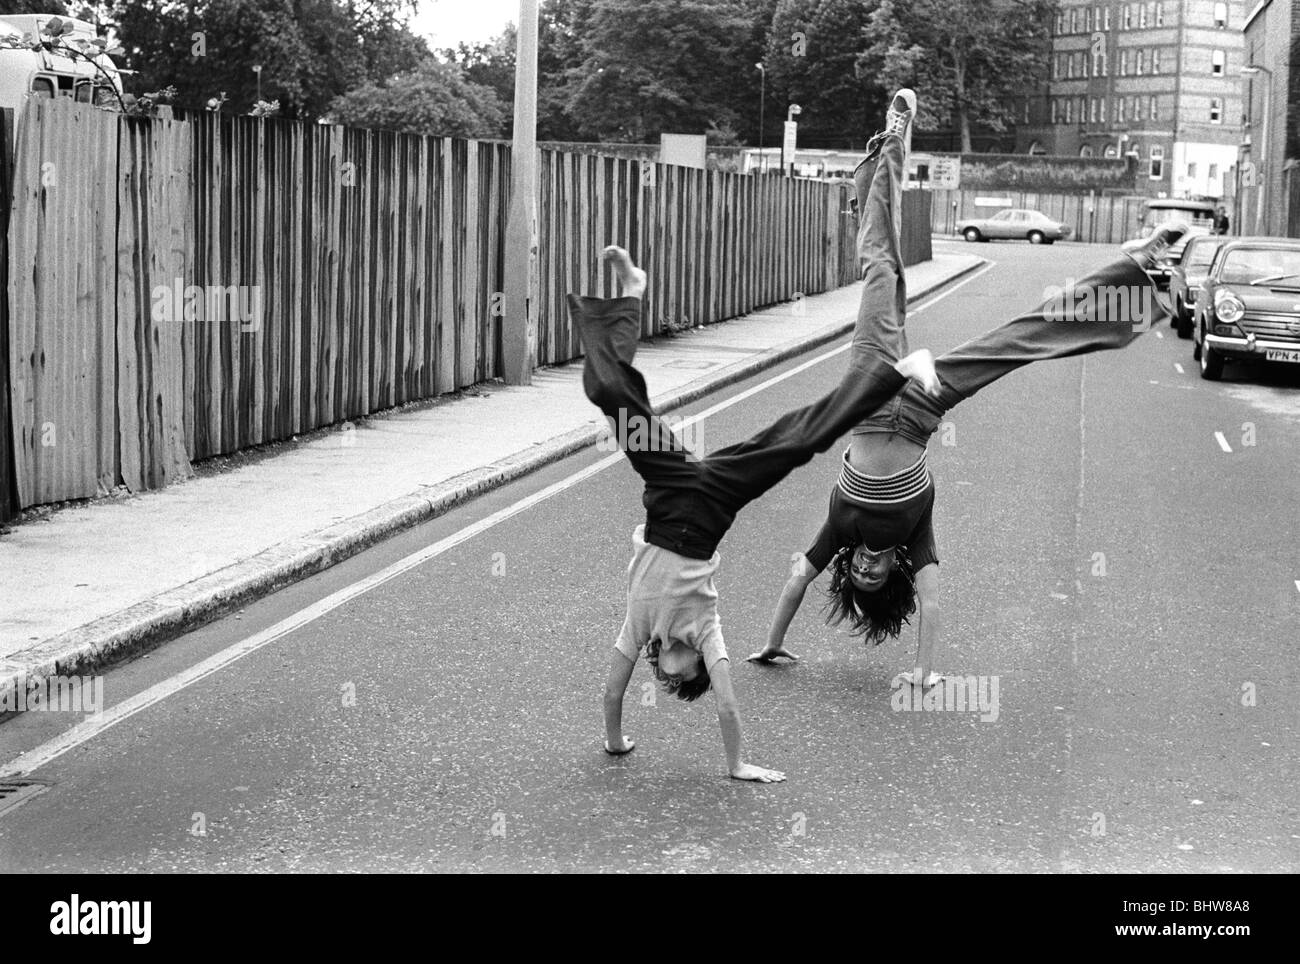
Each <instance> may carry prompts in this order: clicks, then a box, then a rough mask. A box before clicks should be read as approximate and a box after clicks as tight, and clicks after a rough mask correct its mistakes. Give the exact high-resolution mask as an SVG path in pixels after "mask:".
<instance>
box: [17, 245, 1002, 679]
mask: <svg viewBox="0 0 1300 964" xmlns="http://www.w3.org/2000/svg"><path fill="white" fill-rule="evenodd" d="M983 263H984V261H983V260H982V259H981V258H980V257H978V256H975V255H973V254H968V253H964V252H960V251H949V252H947V253H940V254H937V256H936V257H935V258H934V259H933V260H931V261H928V262H925V263H922V264H919V265H915V266H913V267H911V268H909V269H907V283H908V289H909V298H910V300H911V301H912V302H916V301H917V300H919V299H922V298H924V297H925V296H926V295H927V294H929V293H931V292H933V291H935V290H936V289H938V288H940V287H942V286H943V285H945V284H947V283H948V282H950V281H952V280H953V279H955V278H958V277H960V276H962V275H964V274H966V273H968V272H970V271H972V270H974V269H975V268H977V267H979V266H980V265H981V264H983ZM859 290H860V285H857V284H855V285H849V286H847V287H845V288H841V289H839V290H837V291H833V292H828V293H826V294H822V295H815V296H810V297H807V298H805V299H803V300H801V301H799V302H793V303H787V304H783V305H776V306H772V307H770V308H768V309H766V310H763V311H759V312H755V313H753V314H750V315H746V316H744V317H741V318H737V319H733V320H730V321H727V322H722V323H719V324H715V325H711V326H708V327H707V328H700V329H695V330H692V331H689V332H686V333H683V334H680V335H678V336H676V337H671V338H659V339H656V340H654V341H653V342H650V343H647V344H645V345H643V346H642V348H641V349H640V351H639V352H638V355H637V364H638V366H639V367H640V368H641V370H642V371H643V372H644V374H645V376H646V381H647V384H648V386H649V389H650V393H651V398H652V400H653V401H654V403H655V405H656V407H657V408H658V409H659V410H660V411H670V410H672V409H675V408H678V407H680V406H682V405H685V404H687V403H689V402H691V401H694V400H695V399H698V398H701V397H703V396H705V395H707V394H709V393H711V392H715V391H718V390H719V389H721V388H723V387H725V386H727V385H730V384H733V383H734V382H736V381H737V380H739V379H742V378H745V377H747V376H749V375H752V374H753V373H755V372H758V371H761V370H763V369H765V368H768V367H770V366H772V365H776V364H779V363H780V362H782V361H784V360H786V359H788V358H791V357H793V356H794V355H797V354H799V353H801V352H805V351H808V350H810V349H811V348H814V347H816V346H818V345H821V344H824V343H826V342H828V341H830V340H832V339H834V338H836V337H837V336H839V335H842V334H843V333H844V332H845V331H847V330H848V329H849V328H850V327H851V325H852V323H853V318H854V316H855V313H856V308H857V300H858V294H859ZM581 374H582V367H581V363H580V362H578V363H573V364H569V365H565V366H560V367H554V368H546V369H541V370H538V371H536V372H535V373H534V375H533V382H532V385H530V386H527V387H508V386H505V385H503V384H497V383H489V384H484V385H481V386H478V387H475V388H472V389H469V390H467V391H465V392H461V393H457V394H456V395H455V396H452V397H444V398H442V399H438V400H434V401H431V402H427V403H420V404H417V405H412V406H406V407H404V408H402V409H399V410H393V411H390V412H387V413H381V414H379V415H376V416H373V417H369V418H365V419H358V420H356V421H355V422H350V423H344V424H343V425H342V426H339V427H337V428H332V429H326V430H322V431H318V432H314V433H311V434H309V435H303V436H300V437H296V438H295V439H293V440H292V441H290V442H286V443H283V444H279V445H275V446H271V447H269V448H268V449H267V450H266V451H263V452H254V453H244V454H241V455H239V456H236V457H235V458H232V459H219V460H214V462H213V463H212V464H211V465H208V466H200V467H199V471H198V474H197V476H196V477H195V478H192V479H189V480H186V481H183V482H179V483H177V484H174V485H171V486H169V487H167V488H166V489H163V490H161V491H158V492H151V493H145V494H141V495H136V496H121V497H110V498H106V499H99V500H93V501H89V502H85V503H79V504H71V505H68V506H65V507H60V508H57V509H55V510H53V511H41V512H37V513H34V514H33V513H29V514H28V517H26V518H24V519H23V520H20V521H19V522H18V523H17V524H14V525H13V526H12V527H11V528H10V529H9V530H8V531H5V532H4V534H3V535H0V599H2V600H4V604H3V611H2V612H0V691H2V688H4V687H6V686H8V685H9V683H10V681H12V680H20V679H23V678H24V677H26V678H32V677H41V676H49V675H53V674H75V673H86V672H88V671H90V670H92V669H95V668H97V667H100V666H104V665H107V664H110V663H112V662H114V661H116V660H120V659H122V658H124V657H128V656H131V655H133V654H136V653H139V652H142V651H144V650H147V649H149V648H151V647H154V646H156V645H158V644H159V643H161V642H163V641H165V640H167V639H170V638H173V637H175V636H178V635H180V634H182V633H185V632H188V631H190V630H192V629H194V628H195V627H196V626H199V625H202V624H203V623H205V622H207V621H209V620H211V619H214V618H217V617H219V616H221V615H223V614H226V613H230V612H233V611H237V610H238V609H239V608H240V607H241V606H244V605H246V604H248V603H249V602H250V601H251V600H254V599H257V598H258V597H260V596H263V595H265V594H267V593H270V592H274V591H276V590H277V589H280V588H282V587H284V586H286V585H289V584H291V583H293V582H295V581H297V580H300V579H302V578H304V577H306V576H309V575H311V574H313V573H317V572H320V571H322V570H324V569H327V568H329V567H330V566H333V565H336V564H337V563H339V562H340V561H341V560H343V559H346V558H348V557H349V556H351V555H353V554H355V553H357V552H360V551H362V550H364V549H365V548H366V547H368V546H371V545H373V544H375V543H376V542H378V541H380V540H383V539H385V538H388V537H390V536H391V535H393V534H394V533H396V532H400V531H402V530H403V529H406V528H409V527H411V526H413V525H417V524H419V523H421V522H426V521H428V520H429V519H431V518H434V517H436V516H438V515H440V514H442V513H445V512H447V511H448V510H450V509H451V508H453V507H455V506H457V505H459V504H461V503H463V502H464V501H465V500H467V499H470V498H473V497H475V496H478V495H481V494H483V493H485V492H488V491H490V490H492V489H494V488H496V487H499V486H501V485H504V484H506V483H508V482H510V481H511V480H513V479H517V478H519V477H521V476H523V475H525V474H527V473H529V472H533V471H536V470H537V469H539V468H541V467H543V466H546V465H548V464H550V463H552V462H555V461H556V460H557V459H561V458H564V457H565V456H567V455H570V454H572V453H574V452H577V451H579V450H581V449H583V448H585V447H587V446H590V445H592V444H593V443H594V442H595V441H596V440H597V438H598V437H599V435H600V433H601V431H602V428H603V420H602V419H601V418H600V416H599V413H598V412H597V411H596V409H595V408H594V406H592V405H591V404H590V403H589V402H588V401H587V399H586V397H585V396H584V395H583V392H582V386H581Z"/></svg>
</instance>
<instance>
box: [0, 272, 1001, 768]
mask: <svg viewBox="0 0 1300 964" xmlns="http://www.w3.org/2000/svg"><path fill="white" fill-rule="evenodd" d="M990 267H992V264H991V263H990V264H989V265H987V266H986V267H985V268H983V269H980V270H978V271H976V272H975V273H974V274H972V275H971V276H970V277H968V278H966V279H964V280H963V281H961V282H959V283H958V284H956V285H954V286H953V287H951V288H949V289H947V290H946V291H943V292H941V293H940V294H938V295H935V296H934V297H933V298H931V299H929V300H928V301H926V302H925V303H924V304H922V305H918V306H917V307H916V308H913V309H911V310H909V311H908V314H909V315H910V314H915V313H916V312H918V311H924V310H925V309H926V308H928V307H930V306H931V305H933V304H935V303H936V302H937V301H939V300H940V299H942V298H946V297H947V296H948V295H950V294H952V293H953V292H954V291H956V290H957V289H958V288H960V287H962V285H965V284H967V283H968V282H970V281H974V280H975V278H977V277H978V276H979V275H981V274H983V273H984V271H985V270H987V269H988V268H990ZM850 347H851V343H846V344H843V345H841V346H840V347H838V348H832V349H831V350H830V351H827V352H823V353H822V354H820V355H818V356H816V357H815V358H811V359H809V360H808V361H806V362H803V363H801V364H799V365H796V366H795V367H794V368H791V369H790V370H789V371H785V372H782V373H781V374H780V375H774V376H773V377H771V378H769V379H767V380H766V381H764V382H761V383H759V384H758V385H755V386H753V387H752V388H748V389H746V390H745V391H743V392H740V393H739V394H737V395H734V396H732V397H731V398H728V399H726V400H725V401H722V402H719V403H718V404H716V405H714V406H712V407H710V408H706V409H705V410H704V411H702V412H700V413H699V414H698V415H693V416H691V417H690V418H688V419H683V420H682V423H681V424H684V425H691V424H694V423H695V422H698V421H700V420H701V419H704V418H708V417H709V416H710V415H715V414H717V413H718V412H721V411H723V410H724V409H727V408H730V407H731V406H732V405H736V404H738V403H740V402H743V401H744V400H745V399H747V398H750V397H751V396H753V395H757V394H758V393H759V392H761V391H765V390H766V389H769V388H771V387H772V386H773V385H778V384H780V383H781V382H783V381H785V380H786V379H787V378H793V377H794V376H795V375H798V374H799V373H800V372H804V371H806V370H808V369H809V368H812V367H813V366H814V365H819V364H821V363H822V362H824V361H826V360H827V359H830V358H834V357H835V356H836V355H839V354H842V353H843V352H846V351H848V350H849V348H850ZM622 460H623V453H622V452H614V453H611V454H610V455H607V456H605V458H603V459H601V460H600V461H598V462H594V463H592V464H591V465H589V466H587V467H586V468H585V469H580V470H579V471H577V472H575V473H573V474H572V475H570V476H567V477H565V478H563V479H561V480H560V481H558V482H553V483H551V484H550V485H548V486H547V487H546V488H544V489H541V490H539V491H537V492H534V493H533V494H532V495H530V496H526V497H525V498H522V499H520V500H519V501H518V502H515V503H513V504H511V505H508V506H506V507H505V508H504V509H498V510H497V511H496V512H494V513H492V514H491V515H489V516H485V517H484V518H482V519H480V520H479V521H478V522H475V523H473V524H472V525H468V526H466V527H465V528H463V529H461V530H460V531H459V532H456V533H454V534H452V535H450V536H448V537H447V538H445V539H441V540H439V541H438V542H435V543H433V544H432V545H429V546H425V547H424V548H423V549H420V550H419V551H417V552H413V553H411V554H410V555H409V556H406V557H404V558H402V559H399V560H397V562H395V563H393V564H392V565H390V566H388V567H387V568H386V569H381V570H380V571H379V572H376V573H373V574H371V575H369V576H367V577H366V578H364V579H362V580H360V581H358V582H355V583H353V584H352V585H350V586H346V587H344V588H343V589H340V590H338V591H337V592H334V593H331V594H330V595H328V596H326V597H325V598H324V599H321V600H319V601H317V602H315V603H313V604H312V605H310V606H308V607H306V608H305V609H300V610H298V612H296V613H294V614H293V615H291V616H288V617H286V618H284V619H282V620H280V621H279V622H278V623H275V624H274V625H272V626H268V627H267V628H266V629H264V630H262V631H261V632H260V633H256V634H254V635H252V636H249V637H248V638H247V639H244V640H240V641H239V642H238V643H234V644H233V645H231V646H228V647H226V648H225V649H223V650H222V651H221V652H219V653H215V654H213V655H212V656H209V657H208V658H207V659H205V660H203V661H202V662H200V663H196V664H195V665H194V666H191V667H190V668H189V669H187V670H184V671H183V672H180V673H177V674H176V675H175V676H172V677H170V678H168V679H165V680H163V681H162V682H160V683H155V684H154V685H153V686H150V687H149V688H148V689H145V690H141V691H140V692H139V693H136V694H135V695H134V696H131V697H128V698H127V699H125V700H123V701H122V702H120V703H116V704H114V705H113V706H111V707H109V708H108V709H106V710H104V711H103V712H101V713H96V714H95V715H93V716H87V717H86V718H85V719H83V720H82V721H81V722H80V723H78V724H76V725H75V726H73V727H72V728H70V729H68V730H66V731H64V732H63V733H61V734H59V735H58V736H56V737H54V739H52V740H47V741H46V742H44V743H42V744H41V745H40V746H37V747H33V748H32V749H30V750H28V751H27V752H26V753H22V754H20V755H18V756H16V757H14V758H13V759H12V760H10V761H9V762H8V763H6V764H5V765H4V766H3V767H0V778H11V777H16V776H25V775H27V774H30V773H32V772H33V771H35V770H38V769H39V768H41V767H43V766H45V765H46V764H47V763H50V762H52V761H54V760H56V759H58V758H59V757H61V756H62V755H63V754H65V753H67V752H68V751H69V750H71V749H74V748H75V747H78V746H80V745H81V744H82V743H85V742H86V741H87V740H90V739H92V738H93V737H95V736H98V735H99V734H100V733H103V732H104V731H105V730H107V729H109V728H110V727H112V726H116V725H117V724H118V723H121V722H122V721H123V720H127V719H130V718H131V717H132V716H135V714H137V713H139V712H140V711H141V710H145V709H148V708H149V707H150V706H153V705H154V704H155V703H158V702H161V701H162V700H165V699H166V698H167V697H169V696H171V695H173V694H175V693H178V692H180V691H181V690H183V689H185V688H186V687H188V686H191V685H193V684H194V683H197V682H199V680H202V679H204V678H205V677H208V676H211V675H212V674H213V673H215V672H217V671H218V670H221V669H224V668H225V667H227V666H229V665H230V664H231V663H234V662H236V661H237V660H241V659H243V658H244V657H245V656H248V655H249V654H251V653H255V652H257V651H258V650H259V649H261V648H262V647H263V646H266V645H267V644H268V643H273V642H275V641H276V640H277V639H280V638H282V637H284V636H287V635H288V634H290V633H292V632H294V631H295V630H298V629H301V628H302V627H303V626H306V625H307V624H308V623H312V622H315V621H316V620H317V619H320V618H321V617H322V616H324V615H326V614H328V613H330V612H332V611H333V610H335V609H338V608H339V607H340V606H342V605H343V604H344V603H347V602H350V601H351V600H353V599H355V598H357V597H358V596H361V595H363V594H365V593H367V592H369V591H370V590H372V589H376V588H378V587H379V586H382V585H383V584H384V583H386V582H388V581H389V580H390V579H395V578H396V577H397V576H400V575H402V574H403V573H405V572H408V571H410V570H411V569H414V568H415V567H416V566H418V565H421V564H422V563H425V562H428V561H429V560H430V559H434V558H436V557H437V556H440V555H442V554H443V553H444V552H446V551H447V550H449V549H453V548H455V547H456V546H458V545H460V544H461V543H462V542H465V541H467V540H469V539H472V538H473V537H474V536H477V535H479V534H481V533H483V532H486V531H487V530H488V529H491V528H493V527H494V526H496V525H498V524H499V523H502V522H505V521H506V520H507V519H509V518H511V517H513V516H516V515H518V514H519V513H521V512H523V511H525V510H527V509H531V508H532V507H533V506H535V505H537V504H538V503H541V502H545V501H546V500H547V499H549V498H550V497H551V496H553V495H558V494H559V493H560V492H563V491H564V490H565V489H569V488H572V487H573V486H575V485H577V484H578V483H579V482H582V481H584V480H586V479H589V478H591V477H592V476H593V475H596V474H597V473H598V472H602V471H604V470H605V469H607V468H609V467H610V466H611V465H614V464H615V463H617V462H621V461H622Z"/></svg>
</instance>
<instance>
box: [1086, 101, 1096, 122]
mask: <svg viewBox="0 0 1300 964" xmlns="http://www.w3.org/2000/svg"><path fill="white" fill-rule="evenodd" d="M1088 123H1090V124H1095V123H1097V98H1096V97H1089V98H1088Z"/></svg>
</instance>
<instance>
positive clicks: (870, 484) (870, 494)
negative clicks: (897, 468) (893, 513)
mask: <svg viewBox="0 0 1300 964" xmlns="http://www.w3.org/2000/svg"><path fill="white" fill-rule="evenodd" d="M838 485H839V487H840V491H841V492H843V493H844V494H845V495H846V496H847V497H848V498H850V499H852V500H853V501H854V502H867V503H871V504H873V505H886V504H890V503H894V502H906V501H907V500H908V499H914V498H916V497H917V496H918V495H920V494H921V493H922V492H924V491H925V490H926V489H927V488H929V486H930V468H929V466H928V465H927V464H926V461H925V453H924V452H922V453H921V457H920V458H919V459H917V460H916V462H915V463H913V464H912V465H911V466H909V467H908V468H905V469H903V470H902V471H901V472H895V473H894V474H893V475H884V476H877V475H864V474H863V473H861V472H859V471H858V470H857V469H855V468H854V467H853V466H852V465H850V464H849V450H848V449H845V450H844V464H843V466H842V467H841V468H840V479H839V483H838Z"/></svg>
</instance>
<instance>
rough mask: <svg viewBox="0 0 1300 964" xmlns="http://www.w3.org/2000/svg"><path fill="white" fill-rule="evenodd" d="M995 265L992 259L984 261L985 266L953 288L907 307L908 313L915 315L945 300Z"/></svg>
mask: <svg viewBox="0 0 1300 964" xmlns="http://www.w3.org/2000/svg"><path fill="white" fill-rule="evenodd" d="M993 265H994V262H992V261H986V262H985V263H984V266H983V267H980V268H976V269H975V270H974V271H973V272H971V274H969V275H967V276H966V277H965V278H963V279H962V280H961V281H958V282H957V283H956V284H955V285H953V286H952V287H951V288H949V289H947V290H946V291H941V292H939V294H937V295H935V296H934V297H933V298H931V299H930V300H929V301H925V302H922V303H921V304H919V305H917V306H916V307H915V308H908V309H907V313H908V314H909V315H914V314H916V313H917V312H918V311H925V309H926V308H929V307H930V306H931V305H932V304H934V303H935V302H936V301H941V300H943V299H944V298H947V297H948V296H949V295H950V294H952V293H953V292H954V291H956V290H957V289H958V288H964V287H965V286H966V285H968V284H970V283H971V282H972V281H974V280H975V279H976V278H978V277H980V275H982V274H984V273H985V272H986V271H988V270H989V269H991V268H992V267H993Z"/></svg>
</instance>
